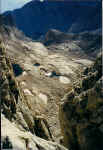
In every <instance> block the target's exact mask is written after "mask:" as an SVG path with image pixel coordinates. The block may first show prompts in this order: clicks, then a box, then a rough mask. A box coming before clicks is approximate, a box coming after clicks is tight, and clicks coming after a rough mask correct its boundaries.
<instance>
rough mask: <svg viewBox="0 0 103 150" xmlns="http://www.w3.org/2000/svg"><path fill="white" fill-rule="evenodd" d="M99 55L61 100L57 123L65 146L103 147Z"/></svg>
mask: <svg viewBox="0 0 103 150" xmlns="http://www.w3.org/2000/svg"><path fill="white" fill-rule="evenodd" d="M102 111H103V76H102V55H100V56H98V58H97V59H96V61H95V63H94V64H93V65H92V66H91V67H88V68H86V69H85V70H84V72H83V77H82V80H81V81H80V82H78V83H77V84H76V85H75V86H74V88H73V89H72V90H71V91H70V92H69V93H67V94H66V95H65V96H64V98H63V99H62V102H61V105H60V124H61V129H62V134H63V143H64V145H65V146H66V147H67V148H69V149H73V150H77V149H78V150H91V149H94V150H98V149H103V114H102Z"/></svg>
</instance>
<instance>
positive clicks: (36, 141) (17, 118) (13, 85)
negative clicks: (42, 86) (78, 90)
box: [0, 43, 66, 150]
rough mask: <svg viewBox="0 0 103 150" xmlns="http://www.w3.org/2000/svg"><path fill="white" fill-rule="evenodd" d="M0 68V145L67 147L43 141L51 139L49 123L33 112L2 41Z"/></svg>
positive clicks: (36, 149) (25, 148) (20, 148)
mask: <svg viewBox="0 0 103 150" xmlns="http://www.w3.org/2000/svg"><path fill="white" fill-rule="evenodd" d="M0 68H1V70H0V85H1V86H0V95H1V96H0V100H1V129H2V131H1V148H2V149H15V150H29V149H30V148H32V149H33V150H40V149H45V150H50V149H51V150H57V149H60V150H66V149H65V148H64V147H63V146H60V145H58V144H56V143H53V142H50V141H45V140H43V139H46V140H51V141H52V140H53V139H52V135H51V132H50V130H49V127H48V123H47V121H46V119H45V118H44V117H43V116H41V115H40V116H39V115H37V114H36V111H35V109H34V111H33V112H32V111H31V109H30V105H28V103H27V101H26V98H25V96H24V94H23V91H22V89H21V88H20V86H19V83H18V82H17V81H16V79H15V77H14V75H13V69H12V65H11V62H10V59H9V57H8V56H7V55H6V53H5V48H4V47H3V45H2V44H1V43H0ZM35 99H36V97H35ZM37 136H38V137H37ZM41 138H42V139H41Z"/></svg>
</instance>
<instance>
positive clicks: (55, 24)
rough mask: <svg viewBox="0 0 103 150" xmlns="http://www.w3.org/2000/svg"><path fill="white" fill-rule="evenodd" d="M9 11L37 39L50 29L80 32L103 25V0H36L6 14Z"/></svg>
mask: <svg viewBox="0 0 103 150" xmlns="http://www.w3.org/2000/svg"><path fill="white" fill-rule="evenodd" d="M9 14H11V15H12V17H13V20H14V22H15V24H16V26H17V28H18V29H20V30H22V31H23V32H24V33H25V35H27V36H29V37H31V38H33V39H38V38H40V37H41V36H42V35H45V33H47V32H48V30H50V29H57V30H60V31H63V32H72V33H78V32H83V31H91V30H96V29H98V28H101V14H102V13H101V2H96V1H95V2H93V1H92V2H90V1H87V2H84V1H79V2H76V1H73V2H72V1H67V0H63V1H49V0H46V1H44V2H40V1H32V2H30V3H28V4H26V5H24V7H23V8H21V9H17V10H14V11H12V12H6V13H5V16H6V15H7V16H8V15H9ZM25 16H27V17H25ZM24 24H25V25H24Z"/></svg>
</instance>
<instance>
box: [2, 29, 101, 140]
mask: <svg viewBox="0 0 103 150" xmlns="http://www.w3.org/2000/svg"><path fill="white" fill-rule="evenodd" d="M4 31H5V30H4ZM15 31H16V30H15ZM16 32H17V31H16ZM16 32H15V34H16ZM3 33H4V34H3V35H2V37H4V38H5V36H6V38H5V39H6V40H5V42H4V43H5V44H4V47H5V48H6V50H7V55H8V56H10V58H11V63H12V67H13V71H14V74H15V77H16V79H17V81H18V82H19V84H20V86H21V88H22V90H23V93H24V95H25V97H26V98H27V103H28V105H30V109H31V111H34V110H35V111H36V113H37V114H39V115H41V114H43V115H45V118H46V119H47V121H48V124H49V127H50V131H51V133H52V135H53V140H56V141H57V142H59V139H60V137H61V136H62V135H61V132H60V123H59V119H58V118H59V115H58V112H59V103H60V99H62V98H63V96H64V94H65V93H66V92H68V91H69V90H71V87H72V85H73V84H74V82H75V80H76V79H78V78H79V77H80V74H81V71H82V70H83V68H85V67H86V66H88V65H90V64H91V63H92V62H93V60H94V59H93V57H89V56H88V55H87V54H86V53H85V52H83V51H82V50H81V48H80V47H79V46H77V44H73V42H72V43H71V49H72V51H71V49H70V48H69V46H70V44H69V43H70V42H69V40H68V43H59V44H52V45H49V46H47V47H46V46H45V45H43V44H42V43H40V42H33V41H31V40H26V41H25V40H20V39H19V38H18V37H17V36H16V35H15V34H14V33H13V32H9V36H8V35H7V33H6V31H5V32H3ZM17 33H19V32H17ZM19 34H20V35H21V33H19ZM20 35H19V36H20ZM66 44H67V49H66V48H65V45H66ZM94 46H95V45H94ZM99 51H100V50H98V52H99ZM34 97H35V99H34Z"/></svg>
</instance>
